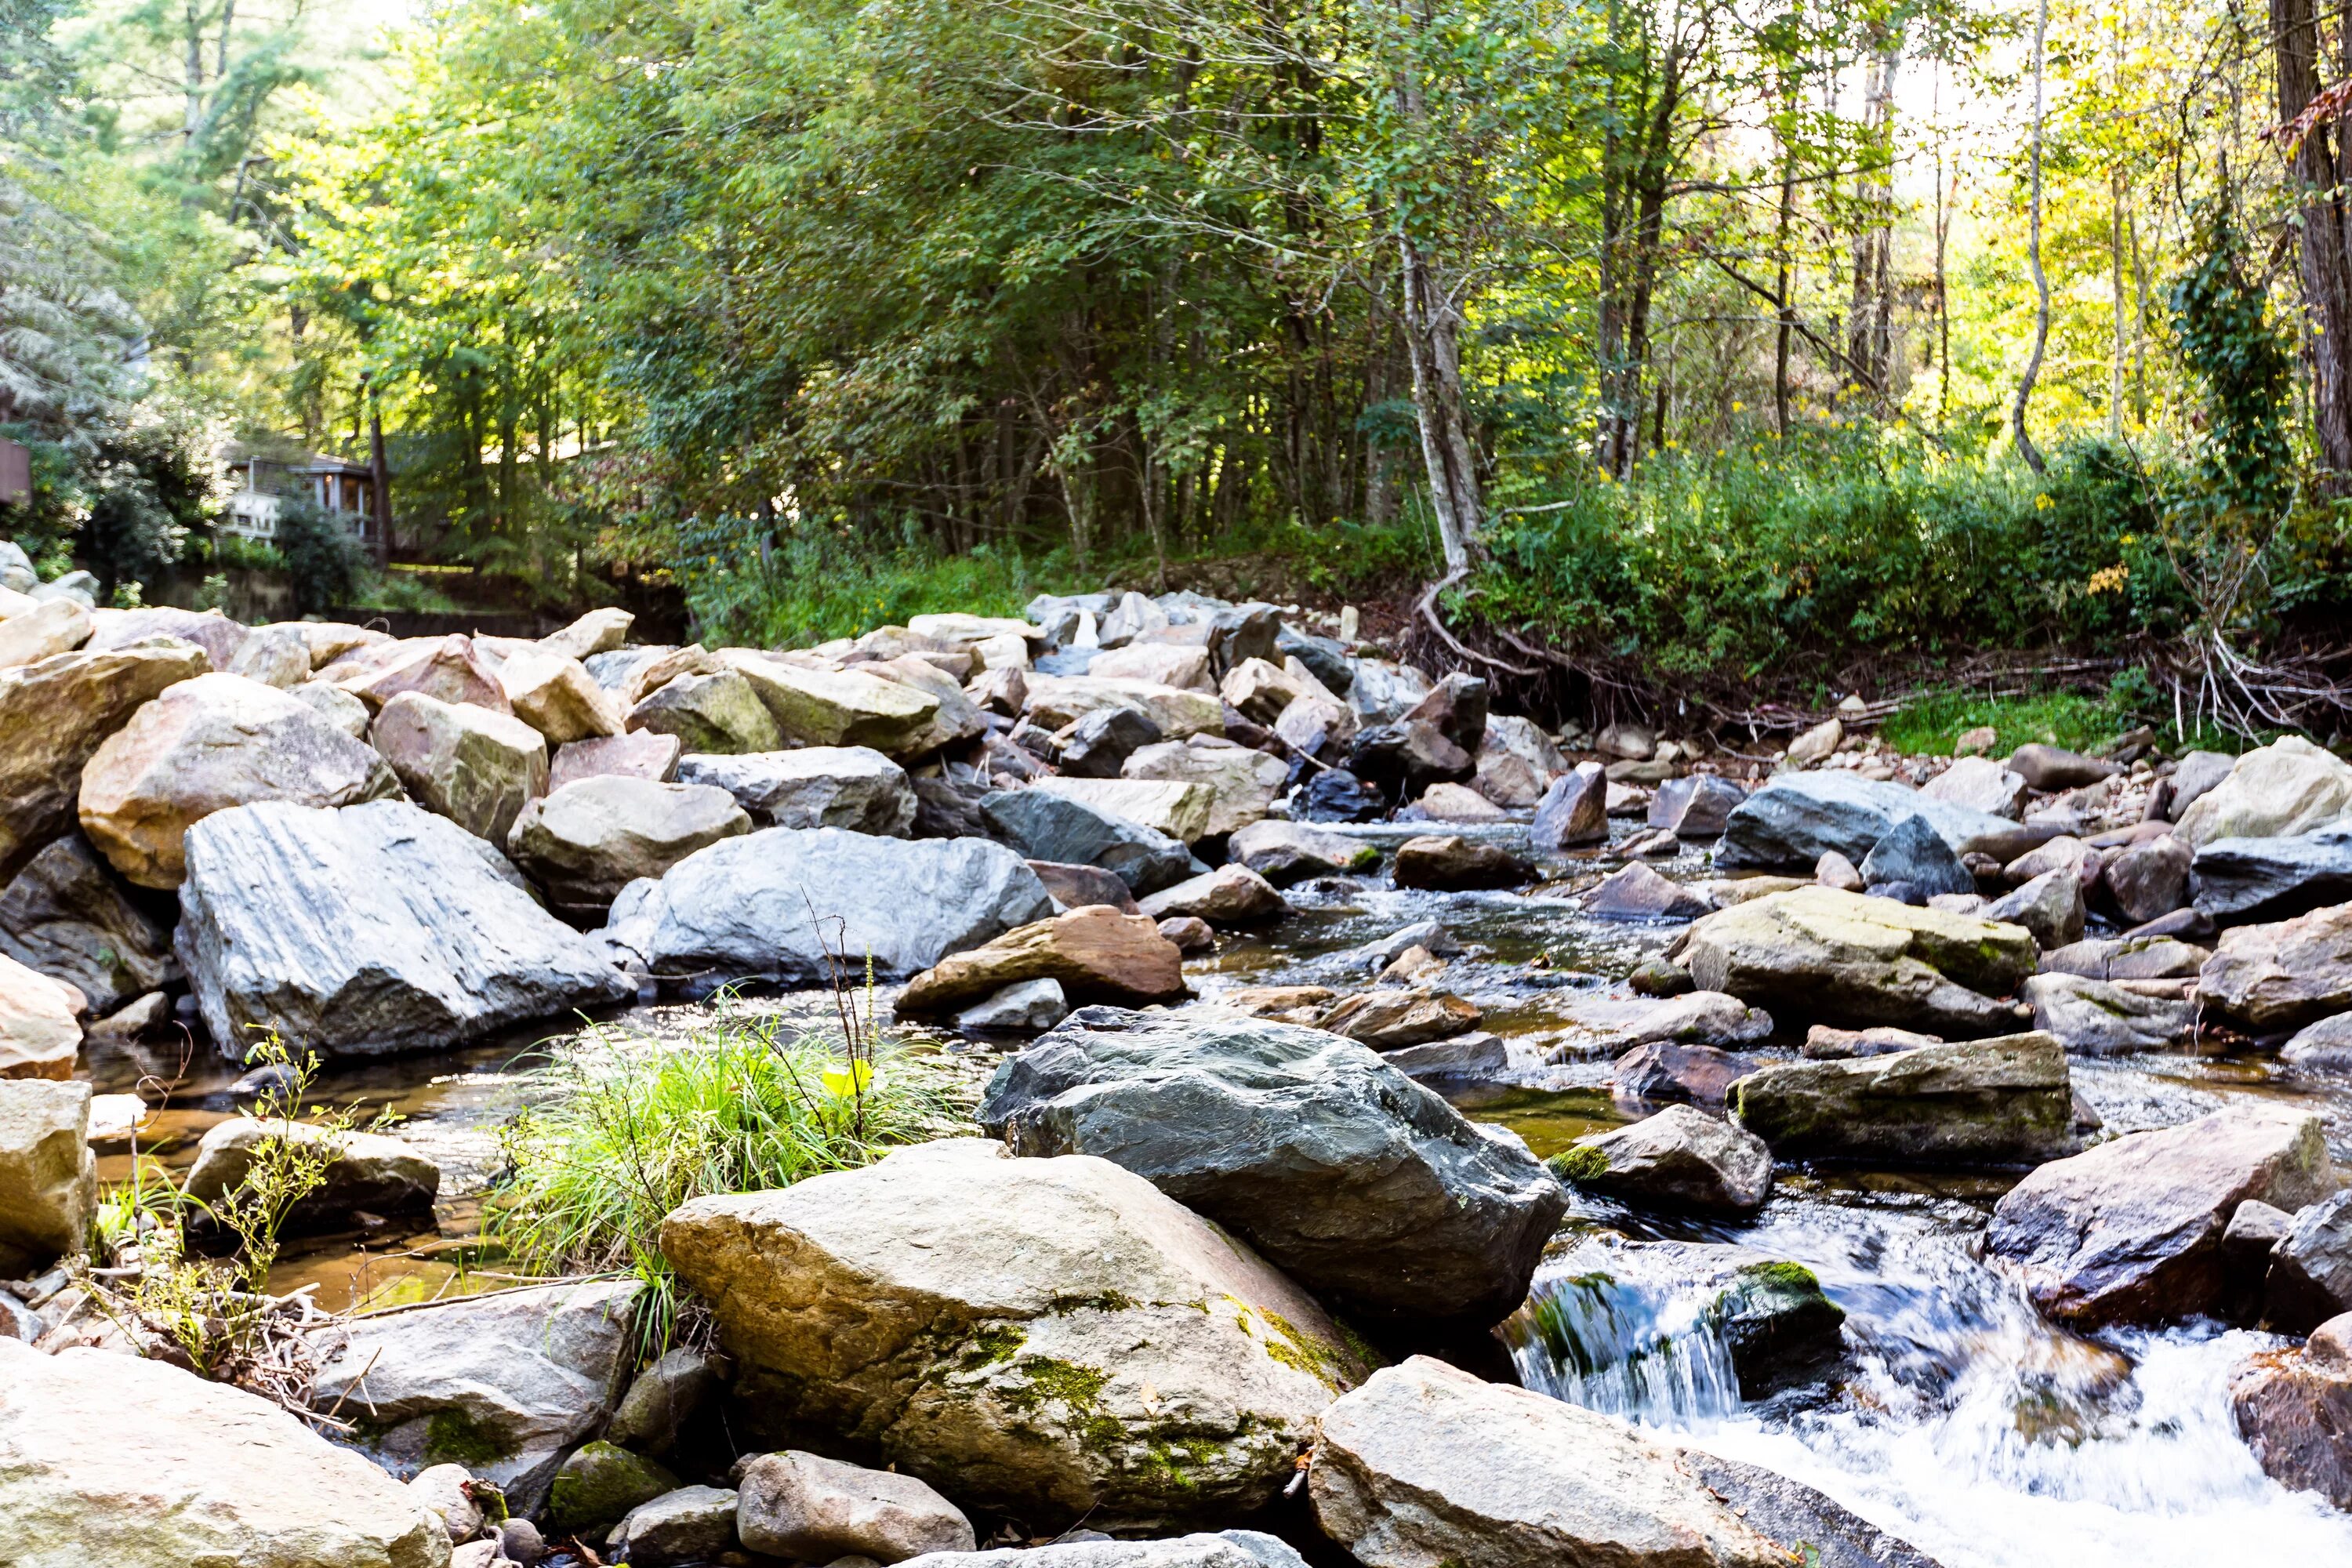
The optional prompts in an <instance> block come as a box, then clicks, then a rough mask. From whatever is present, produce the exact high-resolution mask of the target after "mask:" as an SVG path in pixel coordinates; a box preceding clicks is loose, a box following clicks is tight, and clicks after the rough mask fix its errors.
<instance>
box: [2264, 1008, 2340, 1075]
mask: <svg viewBox="0 0 2352 1568" xmlns="http://www.w3.org/2000/svg"><path fill="white" fill-rule="evenodd" d="M2279 1060H2281V1061H2283V1062H2284V1063H2286V1064H2287V1065H2288V1066H2289V1067H2297V1068H2320V1069H2336V1070H2341V1069H2343V1068H2352V1013H2338V1014H2336V1016H2334V1017H2333V1018H2322V1019H2321V1020H2320V1021H2319V1022H2317V1023H2316V1024H2312V1025H2308V1026H2305V1027H2304V1028H2302V1029H2300V1030H2297V1031H2296V1033H2295V1036H2294V1038H2293V1039H2291V1040H2289V1041H2287V1043H2286V1044H2285V1045H2284V1046H2281V1047H2279Z"/></svg>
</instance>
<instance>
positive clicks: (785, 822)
mask: <svg viewBox="0 0 2352 1568" xmlns="http://www.w3.org/2000/svg"><path fill="white" fill-rule="evenodd" d="M677 777H678V782H679V783H681V784H716V785H717V786H718V787H719V788H720V789H723V790H725V791H726V792H727V793H728V794H730V795H733V796H734V797H735V804H736V805H740V806H741V807H742V808H743V809H744V810H745V811H748V812H750V813H751V816H752V817H753V818H754V819H755V820H757V821H758V822H759V823H760V824H761V826H767V827H845V828H848V829H850V830H851V831H853V832H856V833H878V834H882V835H884V836H886V837H892V838H906V837H911V836H912V835H913V833H914V831H915V791H914V786H913V785H912V784H908V780H907V770H906V769H904V768H902V767H900V766H899V765H898V763H894V762H892V761H891V760H890V759H889V758H887V757H886V756H884V755H883V754H882V753H881V752H877V751H876V750H874V749H873V748H872V747H871V746H808V747H804V748H803V749H802V750H800V751H797V752H748V753H746V754H743V755H740V756H706V755H701V754H691V755H688V756H684V757H680V758H679V759H678V763H677Z"/></svg>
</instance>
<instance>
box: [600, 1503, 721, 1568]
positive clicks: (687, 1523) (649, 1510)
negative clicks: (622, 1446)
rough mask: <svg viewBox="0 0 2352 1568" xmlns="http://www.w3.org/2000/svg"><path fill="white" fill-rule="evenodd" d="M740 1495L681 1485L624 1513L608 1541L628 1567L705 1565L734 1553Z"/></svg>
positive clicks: (653, 1567) (651, 1567)
mask: <svg viewBox="0 0 2352 1568" xmlns="http://www.w3.org/2000/svg"><path fill="white" fill-rule="evenodd" d="M739 1506H740V1500H739V1494H737V1493H735V1492H732V1491H729V1490H727V1489H724V1488H720V1487H680V1488H679V1489H677V1490H676V1491H674V1492H664V1493H663V1494H662V1495H661V1496H659V1497H657V1498H656V1499H654V1500H653V1501H651V1502H647V1503H639V1504H638V1505H637V1506H636V1507H635V1508H633V1509H631V1510H629V1515H628V1517H627V1518H626V1519H624V1520H623V1521H621V1522H620V1523H619V1524H618V1525H617V1526H615V1527H614V1531H613V1534H612V1538H611V1539H612V1542H613V1543H614V1544H615V1545H617V1546H619V1547H620V1548H621V1549H622V1551H623V1553H624V1555H623V1557H622V1558H621V1559H620V1561H623V1562H625V1563H628V1565H629V1568H672V1565H673V1564H678V1563H709V1562H713V1561H716V1560H717V1559H718V1558H719V1554H720V1553H722V1552H732V1551H734V1550H735V1510H736V1509H737V1508H738V1507H739Z"/></svg>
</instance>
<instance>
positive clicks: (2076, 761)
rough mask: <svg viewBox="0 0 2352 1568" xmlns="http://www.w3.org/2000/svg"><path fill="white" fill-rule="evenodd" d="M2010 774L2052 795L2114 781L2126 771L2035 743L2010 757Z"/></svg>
mask: <svg viewBox="0 0 2352 1568" xmlns="http://www.w3.org/2000/svg"><path fill="white" fill-rule="evenodd" d="M2009 771H2010V772H2011V773H2015V774H2017V775H2018V776H2019V777H2021V778H2022V779H2023V780H2024V781H2025V782H2026V784H2027V785H2028V786H2029V787H2031V788H2033V789H2037V790H2041V791H2042V792H2043V793H2045V794H2048V793H2053V792H2055V791H2058V790H2062V789H2080V788H2081V787H2082V786H2083V785H2084V784H2097V783H2098V782H2099V781H2100V780H2101V779H2111V778H2113V777H2115V776H2116V774H2117V773H2121V772H2123V771H2124V770H2123V768H2122V767H2121V765H2120V764H2118V763H2111V762H2107V761H2105V760H2104V759H2101V758H2097V757H2086V756H2084V755H2083V753H2082V752H2070V751H2068V750H2066V748H2065V747H2063V746H2053V745H2048V744H2045V743H2044V742H2040V741H2032V742H2027V743H2026V744H2024V745H2022V746H2020V747H2018V748H2017V750H2015V751H2014V752H2011V753H2010V754H2009Z"/></svg>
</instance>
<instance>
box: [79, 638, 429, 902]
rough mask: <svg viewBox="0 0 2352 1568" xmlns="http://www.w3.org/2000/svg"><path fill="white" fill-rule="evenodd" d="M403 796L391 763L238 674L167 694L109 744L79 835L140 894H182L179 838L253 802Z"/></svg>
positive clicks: (93, 764)
mask: <svg viewBox="0 0 2352 1568" xmlns="http://www.w3.org/2000/svg"><path fill="white" fill-rule="evenodd" d="M399 793H400V784H399V781H398V780H396V779H395V778H394V776H393V770H392V769H391V768H390V767H388V766H386V765H385V763H384V759H383V757H381V756H379V755H377V753H376V752H375V750H374V749H373V748H372V747H370V746H369V745H367V744H366V743H365V742H361V741H355V740H353V739H352V737H351V736H349V735H347V734H345V733H344V732H343V731H341V730H338V729H336V728H335V727H334V726H333V725H332V724H331V723H329V722H328V721H326V720H325V719H323V718H321V717H320V715H319V713H318V711H317V710H315V709H313V708H311V707H310V705H309V704H307V703H304V702H300V701H298V700H295V699H294V698H291V697H289V696H288V695H287V694H286V693H284V692H282V691H279V690H278V689H275V688H272V687H268V686H264V685H262V684H261V683H260V682H258V681H255V680H248V679H246V678H245V677H244V676H241V675H199V676H197V677H196V678H195V679H193V680H184V681H181V682H179V683H178V684H177V685H174V686H173V687H172V688H171V689H169V690H167V691H165V692H164V693H163V695H162V696H160V697H158V698H156V699H155V700H153V701H152V702H150V703H148V704H146V705H145V706H144V707H142V708H141V709H140V710H138V711H137V712H136V713H134V714H132V715H131V721H130V722H129V723H128V724H126V725H124V726H123V727H122V728H121V729H120V730H118V731H115V732H114V733H113V734H112V735H110V736H109V737H108V738H107V740H106V742H105V743H104V744H102V745H100V747H99V748H98V751H97V752H96V753H95V754H93V755H92V756H91V758H90V760H89V763H88V765H87V766H85V767H84V768H83V769H82V773H81V795H80V816H81V826H82V831H83V832H85V833H87V834H88V835H89V841H90V843H91V844H93V845H95V846H96V847H97V848H98V850H99V852H100V854H102V855H104V856H105V857H106V858H107V859H108V860H109V861H110V862H111V863H112V864H113V866H114V868H115V869H116V870H118V871H120V872H121V873H122V875H123V876H124V877H126V878H127V879H130V880H131V881H132V882H135V883H137V884H138V885H139V886H141V887H142V888H176V887H178V886H179V885H180V881H181V879H182V878H183V877H184V876H185V875H186V871H187V868H186V865H185V863H184V860H183V859H182V857H181V842H182V840H183V839H184V837H186V835H187V831H188V828H189V827H190V826H193V825H194V824H195V823H197V822H200V821H202V820H204V818H205V817H206V816H210V815H211V814H212V813H214V812H215V811H221V810H224V809H226V808H227V807H229V806H232V805H249V804H250V803H252V802H254V801H257V800H282V801H289V802H291V803H293V804H294V805H326V806H335V805H354V804H356V803H357V802H360V801H363V800H380V799H383V797H385V796H387V795H398V794H399Z"/></svg>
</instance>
